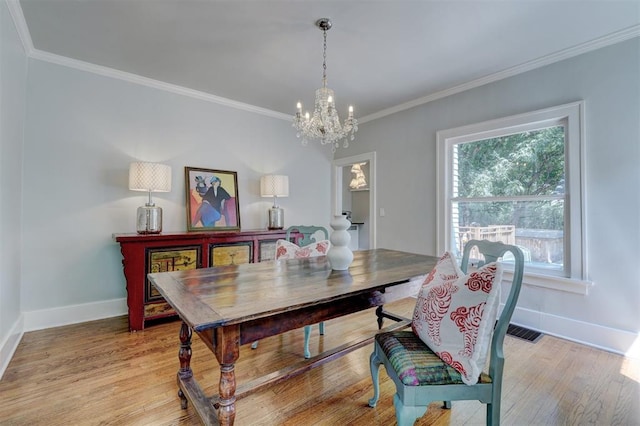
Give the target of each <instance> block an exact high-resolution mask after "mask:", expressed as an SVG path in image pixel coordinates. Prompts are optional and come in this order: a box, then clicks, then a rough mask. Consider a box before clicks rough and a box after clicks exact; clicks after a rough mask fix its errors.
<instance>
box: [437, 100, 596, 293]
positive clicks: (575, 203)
mask: <svg viewBox="0 0 640 426" xmlns="http://www.w3.org/2000/svg"><path fill="white" fill-rule="evenodd" d="M559 123H562V125H564V126H566V127H565V137H566V139H565V193H566V196H565V200H566V210H565V228H564V238H565V240H566V241H565V251H566V252H565V253H564V255H565V259H564V261H565V262H567V263H568V267H565V269H564V271H563V276H558V271H550V272H549V273H545V272H544V271H541V270H539V269H536V270H535V271H527V270H525V277H524V280H523V282H524V283H525V284H529V285H535V286H539V287H545V288H552V289H557V290H562V291H569V292H572V293H579V294H587V290H588V287H589V286H590V285H591V283H590V282H589V281H587V276H588V274H587V259H586V238H585V217H584V212H585V209H584V200H585V197H584V182H585V177H584V172H583V167H584V164H585V152H584V139H585V132H584V101H578V102H573V103H569V104H565V105H560V106H555V107H551V108H546V109H542V110H537V111H533V112H527V113H523V114H518V115H513V116H509V117H504V118H498V119H495V120H489V121H485V122H481V123H475V124H470V125H466V126H461V127H456V128H452V129H446V130H440V131H438V132H437V133H436V142H437V147H436V149H437V160H438V161H437V187H438V200H437V217H436V222H437V229H438V230H437V242H436V245H437V248H438V252H439V253H442V252H444V251H448V250H451V249H452V246H451V244H452V241H451V239H450V238H449V236H450V235H451V232H452V226H453V224H452V218H451V217H452V198H454V197H453V180H454V179H453V152H454V149H453V147H454V146H455V145H457V144H460V143H464V142H471V141H479V140H484V139H491V138H495V137H499V136H504V135H509V134H514V133H521V132H525V131H527V130H532V129H537V128H542V127H551V126H555V125H558V124H559ZM564 274H567V275H568V276H564Z"/></svg>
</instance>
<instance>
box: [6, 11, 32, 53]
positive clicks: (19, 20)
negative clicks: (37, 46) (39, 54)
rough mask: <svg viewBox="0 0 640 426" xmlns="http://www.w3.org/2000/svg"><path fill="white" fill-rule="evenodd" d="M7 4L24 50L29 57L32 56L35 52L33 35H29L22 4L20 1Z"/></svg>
mask: <svg viewBox="0 0 640 426" xmlns="http://www.w3.org/2000/svg"><path fill="white" fill-rule="evenodd" d="M6 3H7V8H8V9H9V14H11V18H12V19H13V24H14V25H15V27H16V31H17V32H18V37H20V41H21V42H22V48H23V49H24V52H25V53H26V54H27V56H31V54H32V53H33V50H34V49H33V40H31V33H29V27H27V21H26V20H25V19H24V14H23V13H22V7H21V6H20V2H19V1H18V0H6Z"/></svg>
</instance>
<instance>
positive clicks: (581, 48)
mask: <svg viewBox="0 0 640 426" xmlns="http://www.w3.org/2000/svg"><path fill="white" fill-rule="evenodd" d="M5 2H6V4H7V6H8V8H9V12H10V14H11V17H12V18H13V22H14V24H15V26H16V29H17V31H18V35H19V37H20V40H21V41H22V45H23V47H24V50H25V53H26V54H27V56H28V57H30V58H34V59H39V60H42V61H46V62H51V63H54V64H58V65H62V66H66V67H69V68H75V69H78V70H82V71H86V72H90V73H94V74H98V75H102V76H105V77H111V78H116V79H119V80H124V81H127V82H130V83H134V84H140V85H143V86H147V87H151V88H155V89H160V90H164V91H167V92H171V93H175V94H179V95H184V96H189V97H191V98H195V99H199V100H203V101H207V102H213V103H216V104H219V105H224V106H228V107H231V108H235V109H240V110H243V111H247V112H252V113H256V114H260V115H264V116H267V117H271V118H277V119H280V120H286V121H290V120H291V119H292V115H291V114H284V113H281V112H278V111H273V110H270V109H266V108H261V107H258V106H255V105H251V104H246V103H243V102H238V101H234V100H232V99H227V98H223V97H221V96H216V95H212V94H210V93H206V92H201V91H198V90H193V89H189V88H186V87H183V86H178V85H175V84H170V83H165V82H163V81H159V80H154V79H151V78H147V77H142V76H139V75H136V74H132V73H127V72H124V71H119V70H116V69H113V68H108V67H104V66H101V65H96V64H91V63H89V62H84V61H79V60H77V59H71V58H68V57H65V56H61V55H56V54H53V53H48V52H44V51H41V50H38V49H36V48H34V47H33V41H32V40H31V34H30V33H29V28H28V27H27V24H26V21H25V19H24V14H23V13H22V7H21V6H20V2H19V0H5ZM638 36H640V25H633V26H631V27H629V28H626V29H624V30H620V31H616V32H614V33H611V34H608V35H606V36H603V37H600V38H597V39H594V40H591V41H588V42H586V43H582V44H579V45H577V46H574V47H570V48H567V49H564V50H561V51H558V52H555V53H552V54H550V55H547V56H543V57H541V58H538V59H534V60H532V61H528V62H525V63H523V64H520V65H516V66H514V67H511V68H507V69H506V70H503V71H499V72H497V73H494V74H490V75H488V76H485V77H481V78H479V79H476V80H473V81H469V82H467V83H463V84H460V85H458V86H454V87H451V88H449V89H445V90H441V91H439V92H436V93H432V94H430V95H426V96H423V97H420V98H417V99H414V100H412V101H409V102H405V103H403V104H399V105H396V106H394V107H391V108H387V109H383V110H381V111H378V112H376V113H373V114H369V115H367V116H364V117H361V118H359V119H358V122H359V123H360V124H364V123H366V122H368V121H373V120H376V119H378V118H382V117H386V116H387V115H392V114H395V113H397V112H400V111H404V110H407V109H410V108H413V107H416V106H419V105H423V104H426V103H429V102H433V101H435V100H438V99H442V98H445V97H447V96H451V95H455V94H457V93H461V92H464V91H466V90H470V89H474V88H476V87H480V86H484V85H485V84H489V83H493V82H495V81H499V80H503V79H505V78H508V77H512V76H515V75H518V74H522V73H524V72H527V71H531V70H534V69H536V68H540V67H543V66H546V65H550V64H553V63H555V62H559V61H562V60H565V59H569V58H572V57H574V56H577V55H581V54H583V53H587V52H590V51H593V50H597V49H600V48H602V47H606V46H610V45H612V44H616V43H620V42H622V41H626V40H629V39H632V38H634V37H638Z"/></svg>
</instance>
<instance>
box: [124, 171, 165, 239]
mask: <svg viewBox="0 0 640 426" xmlns="http://www.w3.org/2000/svg"><path fill="white" fill-rule="evenodd" d="M129 189H130V190H132V191H147V192H148V193H149V201H148V202H147V203H146V204H145V205H144V206H140V207H138V214H137V218H136V231H138V234H159V233H160V232H162V208H160V207H157V206H156V205H155V204H154V203H153V201H152V200H151V193H152V192H169V191H171V166H167V165H164V164H159V163H145V162H134V163H131V164H130V165H129Z"/></svg>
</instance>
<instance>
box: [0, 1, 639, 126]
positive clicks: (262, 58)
mask: <svg viewBox="0 0 640 426" xmlns="http://www.w3.org/2000/svg"><path fill="white" fill-rule="evenodd" d="M8 1H9V2H12V3H13V4H14V6H20V7H21V9H22V14H23V15H24V22H23V25H24V23H25V22H26V27H24V28H26V30H27V31H26V32H27V33H28V35H30V38H31V42H32V47H31V49H32V53H33V52H35V53H36V54H38V53H43V52H46V53H47V54H53V55H60V56H62V57H67V58H72V59H75V60H78V61H83V62H87V63H90V64H95V65H99V66H102V67H108V68H110V69H114V70H118V71H121V72H126V73H130V74H134V75H137V76H142V77H146V78H149V79H153V80H158V81H160V82H165V83H169V84H171V85H176V86H180V87H184V88H187V89H192V90H195V91H198V92H204V93H206V94H211V95H215V96H217V97H221V98H225V99H229V100H232V101H234V102H236V103H237V102H239V103H242V104H248V105H252V106H257V107H259V108H263V109H266V110H270V111H275V112H277V113H283V114H287V115H291V114H293V113H294V112H295V105H296V102H297V101H299V100H300V101H302V102H303V104H304V106H305V109H306V108H310V107H312V106H313V96H314V91H315V89H316V88H318V87H320V85H321V78H322V43H323V40H322V32H321V31H320V30H319V29H318V28H317V27H315V25H314V23H315V21H316V20H317V19H318V18H322V17H329V18H331V20H332V22H333V28H332V29H331V30H330V31H328V33H327V48H328V50H327V76H328V86H329V87H330V88H332V89H334V90H335V92H336V101H337V106H338V108H339V111H340V113H341V115H342V116H343V117H344V116H345V115H346V110H347V105H348V104H353V105H354V108H355V114H356V117H358V118H361V119H362V118H365V119H366V118H367V117H369V119H371V118H372V117H374V118H375V117H376V116H380V115H384V114H385V113H389V112H392V111H394V110H397V109H399V108H400V109H401V108H403V106H404V107H408V106H411V105H413V104H417V103H422V102H424V101H425V100H428V99H430V97H431V98H433V97H434V96H438V94H442V93H447V92H449V93H450V92H451V91H455V90H456V89H460V88H463V87H467V88H468V87H472V86H473V85H479V84H481V83H483V82H489V81H492V80H496V79H498V78H502V77H505V76H508V75H513V74H515V73H517V72H522V71H526V70H528V69H532V68H535V67H537V66H540V65H544V64H546V63H550V62H553V61H555V60H559V59H564V58H565V57H570V56H572V55H575V54H578V53H582V52H584V51H587V50H589V49H592V48H596V47H601V46H603V45H607V44H610V43H613V42H617V41H621V40H624V39H627V38H630V37H635V36H638V35H640V0H634V1H613V0H605V1H602V0H601V1H586V0H564V1H552V0H527V1H525V0H502V1H497V0H494V1H483V0H475V1H455V0H449V1H433V0H432V1H406V0H389V1H382V0H377V1H374V0H371V1H364V0H359V1H353V0H352V1H347V0H341V1H319V0H297V1H294V0H290V1H271V0H262V1H258V0H255V1H246V0H234V1H231V0H226V1H221V0H20V1H19V3H18V2H16V0H8ZM20 7H17V9H18V10H19V9H20ZM14 19H15V14H14ZM18 26H20V25H18ZM361 121H362V120H361Z"/></svg>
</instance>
